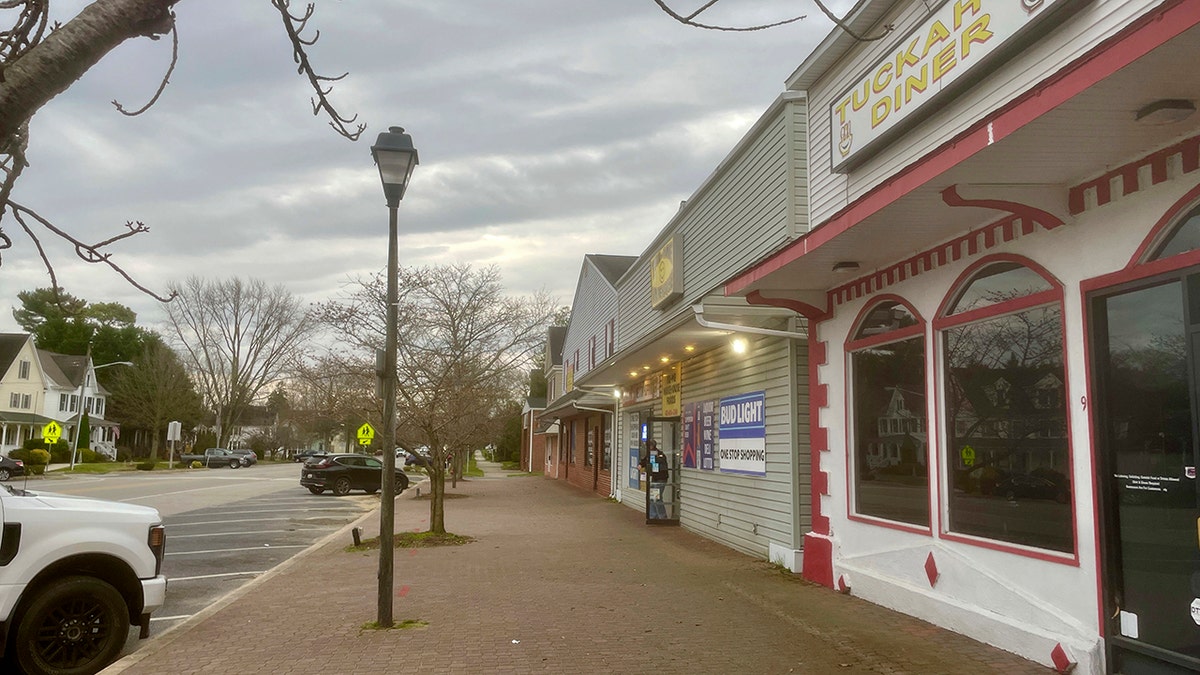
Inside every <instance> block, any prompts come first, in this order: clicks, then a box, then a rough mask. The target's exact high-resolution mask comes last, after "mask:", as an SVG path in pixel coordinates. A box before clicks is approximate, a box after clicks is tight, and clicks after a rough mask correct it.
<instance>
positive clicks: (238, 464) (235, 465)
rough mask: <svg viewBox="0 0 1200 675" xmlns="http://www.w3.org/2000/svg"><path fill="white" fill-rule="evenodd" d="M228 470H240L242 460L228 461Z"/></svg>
mask: <svg viewBox="0 0 1200 675" xmlns="http://www.w3.org/2000/svg"><path fill="white" fill-rule="evenodd" d="M229 468H231V469H240V468H242V460H240V459H233V460H230V461H229Z"/></svg>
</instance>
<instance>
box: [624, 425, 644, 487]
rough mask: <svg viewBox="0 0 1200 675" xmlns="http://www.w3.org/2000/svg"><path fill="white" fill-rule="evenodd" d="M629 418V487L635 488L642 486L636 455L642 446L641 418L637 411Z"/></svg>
mask: <svg viewBox="0 0 1200 675" xmlns="http://www.w3.org/2000/svg"><path fill="white" fill-rule="evenodd" d="M627 419H628V420H629V466H628V469H629V481H628V482H629V487H631V488H633V489H634V490H637V489H639V488H641V487H642V483H641V480H642V476H641V471H640V470H639V469H638V455H639V454H640V452H641V450H640V448H641V447H642V418H641V416H640V415H639V414H638V413H633V414H632V415H629V417H628V418H627Z"/></svg>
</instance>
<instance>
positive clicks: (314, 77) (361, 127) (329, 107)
mask: <svg viewBox="0 0 1200 675" xmlns="http://www.w3.org/2000/svg"><path fill="white" fill-rule="evenodd" d="M271 4H272V5H274V6H275V9H277V10H279V16H280V18H282V19H283V27H284V30H286V31H287V34H288V39H290V40H291V41H292V58H293V59H294V60H295V62H296V64H297V66H298V68H297V69H296V72H298V73H300V74H301V75H304V76H306V77H308V82H309V84H311V85H312V88H313V91H314V92H315V93H316V97H315V98H313V99H311V101H312V108H313V115H319V114H321V113H322V112H324V113H325V114H326V115H328V116H329V126H330V127H333V129H334V131H336V132H338V134H340V135H342V136H345V137H346V138H348V139H349V140H351V141H357V140H358V137H359V136H361V135H362V132H363V131H365V130H366V128H367V125H365V124H357V125H355V129H354V130H353V131H352V130H351V129H350V128H349V125H351V124H354V121H355V120H357V119H358V115H354V116H353V117H343V116H342V115H341V113H339V112H338V111H337V109H336V108H334V107H333V104H332V103H330V102H329V98H328V94H329V93H330V92H331V91H333V88H332V87H325V86H322V84H321V83H322V82H337V81H338V80H340V79H342V78H344V77H346V75H347V73H342V74H341V75H338V76H337V77H327V76H324V75H318V74H317V73H316V71H314V70H313V67H312V63H310V62H309V60H308V53H307V52H306V51H305V50H304V48H305V47H311V46H312V45H314V44H316V42H317V40H318V39H319V38H320V37H321V33H320V31H317V32H316V33H315V34H314V35H313V37H312V38H311V39H306V38H304V37H302V35H301V33H303V32H304V29H305V27H306V26H307V25H308V20H309V19H310V18H312V15H313V11H314V6H313V4H312V3H311V2H310V3H309V4H308V6H307V7H306V8H305V10H304V14H303V15H301V16H296V15H294V14H292V12H291V4H292V3H291V0H271Z"/></svg>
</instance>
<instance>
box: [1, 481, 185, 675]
mask: <svg viewBox="0 0 1200 675" xmlns="http://www.w3.org/2000/svg"><path fill="white" fill-rule="evenodd" d="M0 514H2V515H3V522H2V523H0V527H2V528H3V533H4V535H3V537H4V546H3V551H2V554H0V555H2V557H3V561H4V565H3V566H0V588H3V589H4V602H3V603H2V604H0V632H2V633H3V634H4V635H5V636H7V639H6V640H4V641H3V642H0V651H3V654H2V655H3V657H4V660H3V661H0V664H2V665H0V670H3V672H6V673H14V672H15V673H31V674H32V673H40V674H45V673H80V674H82V673H96V672H99V671H100V670H102V669H104V668H105V667H106V666H108V665H109V664H110V663H112V662H113V661H114V660H116V658H117V657H118V656H119V655H120V654H121V649H122V648H124V646H125V642H126V640H127V639H128V637H129V626H130V623H133V624H136V625H137V626H138V627H139V628H140V632H139V634H138V636H139V637H141V638H146V637H149V636H150V615H151V614H153V613H154V612H156V611H158V610H159V609H160V608H161V607H162V605H163V601H164V600H165V598H166V592H167V578H166V577H165V576H163V574H162V562H163V555H164V554H165V547H166V531H165V530H164V529H163V525H162V517H161V516H160V515H159V512H158V511H157V510H155V509H153V508H150V507H148V506H137V505H134V504H122V503H118V502H109V501H102V500H98V499H85V498H82V497H69V496H66V495H56V494H53V493H50V492H33V491H26V490H20V489H17V488H16V487H13V486H11V485H3V486H0Z"/></svg>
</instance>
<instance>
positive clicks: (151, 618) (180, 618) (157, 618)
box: [150, 614, 192, 623]
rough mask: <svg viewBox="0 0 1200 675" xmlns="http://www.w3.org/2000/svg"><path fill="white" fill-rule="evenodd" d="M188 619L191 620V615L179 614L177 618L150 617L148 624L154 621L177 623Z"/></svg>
mask: <svg viewBox="0 0 1200 675" xmlns="http://www.w3.org/2000/svg"><path fill="white" fill-rule="evenodd" d="M190 618H192V615H191V614H180V615H178V616H152V617H150V623H154V622H155V621H179V620H182V619H190Z"/></svg>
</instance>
